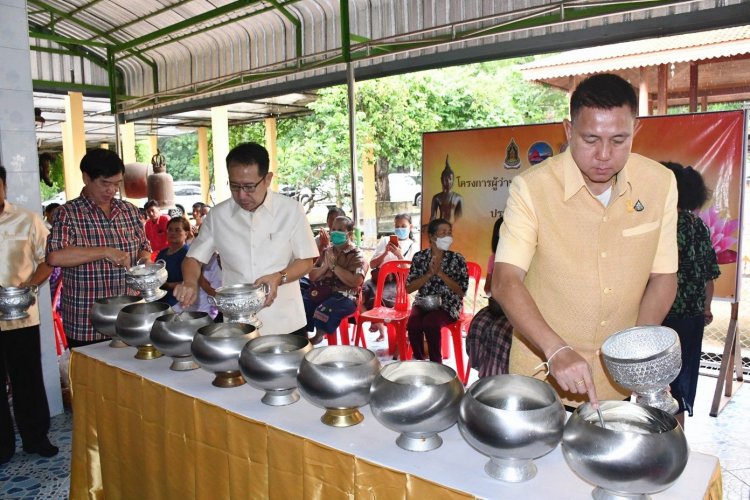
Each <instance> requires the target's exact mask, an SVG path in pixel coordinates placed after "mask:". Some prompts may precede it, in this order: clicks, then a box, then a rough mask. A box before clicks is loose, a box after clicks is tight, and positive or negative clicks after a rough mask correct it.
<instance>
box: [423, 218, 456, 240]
mask: <svg viewBox="0 0 750 500" xmlns="http://www.w3.org/2000/svg"><path fill="white" fill-rule="evenodd" d="M443 224H448V226H450V227H451V229H452V228H453V224H451V223H450V222H448V221H447V220H445V219H432V220H431V221H430V223H429V224H427V234H428V235H429V236H435V234H436V233H437V230H438V228H439V227H440V226H442V225H443Z"/></svg>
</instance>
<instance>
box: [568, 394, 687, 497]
mask: <svg viewBox="0 0 750 500" xmlns="http://www.w3.org/2000/svg"><path fill="white" fill-rule="evenodd" d="M599 407H600V409H601V410H602V415H603V416H604V425H605V428H602V427H600V425H599V419H598V417H597V414H596V410H594V409H593V408H592V407H591V405H590V404H589V403H585V404H583V405H581V406H579V407H578V408H577V409H576V410H575V411H574V412H573V414H572V415H571V416H570V418H569V419H568V423H567V424H566V425H565V432H564V434H563V441H562V452H563V456H564V457H565V461H566V462H568V465H569V466H570V468H571V469H573V472H575V473H576V474H578V475H579V476H581V477H582V478H583V479H585V480H586V481H588V482H589V483H592V484H594V485H596V488H595V489H594V491H593V494H592V495H593V497H594V498H595V499H597V500H615V499H618V500H625V499H631V500H632V499H646V498H649V497H648V495H649V494H651V493H656V492H658V491H661V490H664V489H666V488H669V487H670V486H671V485H672V484H673V483H674V482H675V481H676V480H677V478H679V477H680V474H682V471H683V470H684V469H685V466H686V465H687V461H688V455H689V452H690V451H689V449H688V445H687V440H686V439H685V434H684V433H683V432H682V428H681V427H680V426H679V424H678V423H677V420H676V419H675V418H674V417H673V416H672V415H671V414H670V413H667V412H665V411H662V410H659V409H658V408H653V407H651V406H645V405H639V404H635V403H630V402H627V401H600V402H599Z"/></svg>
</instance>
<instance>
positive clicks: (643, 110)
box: [638, 68, 649, 116]
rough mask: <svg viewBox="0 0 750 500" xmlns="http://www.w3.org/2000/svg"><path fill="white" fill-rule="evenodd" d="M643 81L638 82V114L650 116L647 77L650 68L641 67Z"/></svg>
mask: <svg viewBox="0 0 750 500" xmlns="http://www.w3.org/2000/svg"><path fill="white" fill-rule="evenodd" d="M640 70H641V71H640V72H641V81H640V83H639V84H638V116H648V112H649V105H648V104H649V102H648V80H647V78H646V76H647V73H648V68H640Z"/></svg>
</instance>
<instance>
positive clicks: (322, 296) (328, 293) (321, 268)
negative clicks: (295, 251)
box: [302, 216, 367, 345]
mask: <svg viewBox="0 0 750 500" xmlns="http://www.w3.org/2000/svg"><path fill="white" fill-rule="evenodd" d="M353 232H354V222H352V220H351V219H350V218H349V217H346V216H339V217H336V219H335V220H334V221H333V225H332V226H331V234H330V238H331V245H330V246H329V247H328V248H326V249H325V250H324V251H323V254H322V255H321V256H320V257H319V258H318V261H317V262H316V263H315V267H313V268H312V270H311V271H310V287H309V288H308V289H307V290H305V291H304V292H303V294H302V300H303V302H304V304H305V316H306V317H307V331H312V330H313V329H314V330H315V336H314V337H313V338H311V339H310V342H312V343H313V345H315V344H319V343H320V341H321V340H323V336H324V335H327V334H329V333H334V332H335V331H336V328H337V327H338V326H339V323H341V320H342V319H343V318H345V317H346V316H349V315H350V314H352V313H353V312H354V311H355V309H356V307H357V298H358V297H359V292H360V290H361V289H362V283H363V282H364V281H365V274H366V273H367V264H366V263H365V256H364V254H363V253H362V250H360V249H359V248H358V247H357V246H356V245H355V244H354V243H353V242H352V234H353Z"/></svg>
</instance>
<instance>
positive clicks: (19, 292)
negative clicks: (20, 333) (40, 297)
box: [0, 286, 37, 321]
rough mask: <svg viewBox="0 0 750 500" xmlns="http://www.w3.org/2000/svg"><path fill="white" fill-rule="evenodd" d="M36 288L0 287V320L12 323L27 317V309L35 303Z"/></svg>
mask: <svg viewBox="0 0 750 500" xmlns="http://www.w3.org/2000/svg"><path fill="white" fill-rule="evenodd" d="M36 292H37V287H36V286H22V287H19V286H3V287H0V312H1V313H2V316H0V320H3V321H12V320H14V319H24V318H28V317H29V313H28V312H26V311H28V309H29V307H31V306H32V305H34V302H36Z"/></svg>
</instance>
